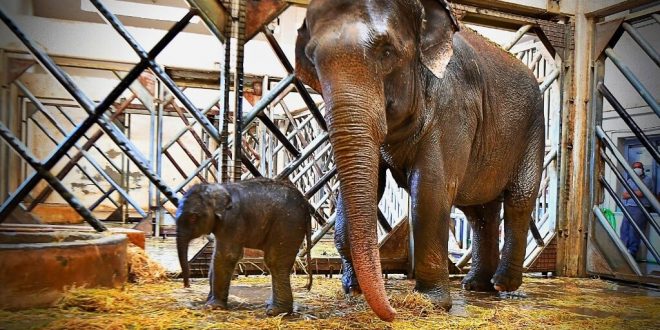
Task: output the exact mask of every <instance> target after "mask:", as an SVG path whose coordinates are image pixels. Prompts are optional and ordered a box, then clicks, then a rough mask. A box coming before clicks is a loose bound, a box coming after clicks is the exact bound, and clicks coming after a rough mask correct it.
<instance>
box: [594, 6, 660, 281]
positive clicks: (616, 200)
mask: <svg viewBox="0 0 660 330" xmlns="http://www.w3.org/2000/svg"><path fill="white" fill-rule="evenodd" d="M658 23H660V15H658V13H657V12H641V13H637V14H630V15H628V16H627V17H625V18H620V19H614V20H610V21H606V22H602V23H599V24H598V26H597V30H596V32H597V33H596V40H597V41H596V45H595V52H596V53H595V56H594V58H595V61H594V63H593V65H594V73H595V74H594V82H593V91H592V94H593V100H594V101H593V104H592V106H593V112H594V116H595V118H592V120H593V122H594V123H595V126H594V127H595V128H594V130H593V132H590V133H591V134H593V136H594V137H595V138H594V139H593V144H592V146H591V154H592V159H593V160H594V161H593V162H592V163H591V168H590V173H591V178H590V181H591V182H592V189H591V199H592V202H593V214H594V216H595V217H594V219H593V221H592V224H591V229H590V237H591V239H592V240H591V241H590V242H589V244H592V248H593V249H596V250H598V251H600V256H601V258H603V260H602V261H603V262H600V263H596V262H594V263H591V264H589V265H588V267H587V270H588V271H589V272H591V273H593V274H598V275H606V276H613V277H617V278H622V279H626V280H634V281H642V282H656V283H657V281H658V280H657V278H658V277H657V272H658V270H659V267H658V266H657V264H658V263H659V262H660V259H659V256H660V255H659V253H658V251H659V250H660V247H659V246H658V245H657V237H658V235H659V234H660V226H659V225H658V219H657V218H656V217H654V216H653V213H655V214H660V203H659V202H658V199H657V197H656V195H655V194H654V193H653V191H651V189H652V187H647V186H646V185H645V184H644V182H643V181H642V179H641V178H640V177H639V176H638V175H637V174H635V172H634V171H633V169H632V166H631V164H630V163H629V161H628V160H627V159H626V157H625V156H624V154H623V152H622V151H621V150H620V148H619V144H618V143H617V141H616V140H615V138H616V137H614V136H613V135H614V134H615V133H613V132H608V131H607V128H606V127H604V124H603V113H604V104H605V102H604V101H606V102H607V103H609V105H610V106H611V107H612V108H613V110H614V112H615V113H616V116H618V117H617V118H618V119H620V120H621V121H622V122H623V123H624V124H625V126H624V127H625V128H626V129H627V130H628V131H629V132H631V133H632V134H633V135H634V137H635V138H636V139H637V141H638V142H639V143H640V144H641V145H642V146H643V148H644V150H645V151H646V152H647V153H648V155H649V157H650V159H651V162H654V163H655V164H660V153H659V152H658V148H657V146H656V145H654V144H653V143H652V142H651V140H650V139H649V136H648V133H647V132H645V130H644V129H642V128H641V126H643V125H642V123H640V122H639V118H638V119H635V118H633V116H631V113H630V112H629V111H628V110H626V108H625V107H624V105H622V103H621V101H620V100H619V99H617V97H616V96H615V93H617V91H613V90H611V89H610V88H611V86H608V85H607V84H606V70H605V67H606V65H608V64H611V65H610V66H609V68H611V69H612V70H616V71H618V72H620V73H621V74H622V75H623V77H625V80H627V82H628V83H629V84H630V86H632V88H633V89H634V91H636V92H637V93H638V95H639V97H640V98H641V99H642V100H644V102H645V103H646V105H647V107H646V109H648V112H649V113H648V116H649V118H653V119H651V121H652V122H653V121H655V122H656V123H660V107H659V106H658V103H657V101H656V98H657V95H655V94H654V93H653V92H652V90H649V89H648V87H647V86H645V85H644V84H643V83H642V82H641V81H640V79H639V78H638V77H637V76H636V75H635V73H633V70H631V68H630V67H629V65H630V64H631V63H627V62H626V61H625V59H624V58H622V57H621V56H620V54H619V53H617V51H615V48H616V45H617V44H618V43H619V41H620V40H621V38H622V37H623V36H627V37H629V39H631V40H633V41H634V42H633V44H634V45H637V46H638V47H639V50H641V53H643V54H644V55H645V56H648V58H649V59H650V60H651V62H652V64H650V66H651V67H648V68H645V70H657V69H658V66H660V56H658V50H657V45H653V44H651V43H650V42H649V41H647V40H646V38H645V37H644V36H643V35H642V33H641V32H640V31H639V30H638V28H636V26H638V25H640V24H642V25H644V24H646V25H648V24H652V25H655V27H656V28H657V26H658V25H657V24H658ZM644 124H646V123H644ZM646 126H648V125H646ZM631 181H632V183H634V184H631ZM636 191H639V192H640V193H641V195H642V196H638V195H637V194H636ZM623 192H627V193H628V194H629V195H630V198H629V200H631V201H633V203H634V205H636V206H635V208H637V209H639V211H640V212H641V216H642V217H643V221H639V222H636V221H632V219H633V215H632V214H631V213H630V212H629V210H630V209H629V208H628V207H627V205H626V204H625V202H624V198H623V197H622V195H623V194H622V193H623ZM642 197H643V198H645V199H647V200H648V205H644V204H642V201H641V198H642ZM606 209H614V210H615V211H617V210H618V212H615V213H619V212H620V213H621V214H622V219H621V221H623V223H621V222H619V221H617V220H616V219H612V215H611V214H610V215H609V216H608V215H606V213H609V212H605V210H606ZM635 216H637V215H635ZM612 220H614V221H612ZM617 222H618V223H621V224H622V225H623V226H626V225H628V226H630V229H631V230H633V231H634V232H635V233H637V234H638V235H639V241H640V244H641V246H642V247H643V248H645V249H646V250H647V251H648V254H647V255H646V256H643V257H639V258H638V257H637V256H635V255H632V254H631V253H630V252H629V250H628V249H627V248H626V245H625V243H624V242H623V241H622V238H621V237H620V235H619V232H618V231H617V227H618V226H616V225H615V224H616V223H617ZM643 223H648V230H647V229H646V228H644V226H642V225H641V224H643ZM654 236H655V237H656V240H655V243H654V240H653V237H654ZM593 258H595V257H593Z"/></svg>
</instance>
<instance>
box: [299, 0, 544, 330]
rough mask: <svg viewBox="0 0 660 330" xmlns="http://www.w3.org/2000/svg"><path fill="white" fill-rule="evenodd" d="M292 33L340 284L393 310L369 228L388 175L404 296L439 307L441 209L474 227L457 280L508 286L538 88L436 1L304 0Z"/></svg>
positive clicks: (534, 157)
mask: <svg viewBox="0 0 660 330" xmlns="http://www.w3.org/2000/svg"><path fill="white" fill-rule="evenodd" d="M298 33H299V35H298V40H297V45H296V73H297V75H298V77H299V78H300V79H301V80H302V81H303V82H305V83H307V84H308V85H309V86H311V87H312V88H314V89H316V90H317V91H319V92H320V93H322V95H323V99H324V101H325V102H326V106H327V109H328V113H327V118H326V120H327V123H328V128H329V134H330V142H331V144H332V146H333V149H334V156H335V160H336V164H337V169H338V173H339V179H340V182H341V184H340V189H341V198H340V203H339V209H338V218H337V224H336V238H335V241H336V243H337V246H338V249H339V250H340V252H341V253H342V255H343V257H344V261H345V263H344V264H345V266H346V267H345V272H344V278H343V282H344V286H345V288H353V289H357V284H358V283H359V288H360V289H361V291H362V292H363V293H364V296H365V299H366V300H367V302H368V303H369V305H370V306H371V308H372V309H373V310H374V312H375V313H376V314H377V315H378V316H379V317H380V318H381V319H383V320H387V321H391V320H392V319H393V318H394V316H395V311H394V309H392V307H391V306H390V304H389V302H388V300H387V295H386V292H385V289H384V285H383V279H382V274H381V268H380V259H379V253H378V249H377V234H376V216H377V200H378V199H379V198H380V197H381V196H380V195H382V191H383V189H384V177H385V171H386V169H390V170H391V172H392V173H393V176H394V177H395V179H396V181H397V182H398V184H399V185H400V186H402V187H404V188H405V189H407V191H408V193H409V194H410V196H411V215H412V231H413V238H414V241H415V248H414V276H415V279H416V287H415V288H416V290H418V291H420V292H422V293H424V294H426V295H427V296H428V297H429V298H430V299H431V300H432V301H433V302H434V303H435V304H436V305H439V306H442V307H444V308H450V307H451V297H450V295H449V285H448V282H449V275H448V271H447V269H448V267H447V260H448V254H447V244H448V221H449V216H450V209H451V206H452V205H456V206H458V207H460V208H461V209H462V210H463V211H464V212H465V213H466V215H467V217H468V219H469V221H470V223H471V224H472V228H473V229H474V239H473V267H472V269H471V270H470V272H469V274H468V275H467V276H466V278H465V279H464V281H463V285H464V287H465V288H466V289H469V290H492V289H497V290H499V291H512V290H516V289H517V288H518V287H519V286H520V285H521V283H522V265H523V258H524V253H525V246H526V235H527V230H528V228H529V219H530V216H531V212H532V209H533V206H534V202H535V199H536V194H537V191H538V187H539V181H540V178H541V172H542V162H543V153H544V126H543V103H542V96H541V93H540V91H539V88H538V84H537V81H536V78H535V77H534V76H533V75H532V73H531V72H530V70H529V69H528V68H527V67H525V66H524V65H523V64H522V63H520V61H518V60H517V59H516V58H515V57H513V56H511V55H510V54H509V53H507V52H505V51H504V50H502V49H500V48H499V47H497V46H496V45H494V44H492V43H490V42H488V41H486V40H485V39H484V38H483V37H481V36H479V35H477V34H476V33H474V32H472V31H469V30H468V29H461V28H460V27H459V24H458V23H457V22H456V20H455V19H454V17H453V16H452V15H451V12H450V11H449V9H448V6H447V3H446V2H445V1H443V0H312V1H311V3H310V4H309V7H308V9H307V17H306V20H305V23H304V25H303V26H302V27H301V28H300V29H299V31H298ZM502 203H504V231H505V239H504V248H503V250H502V257H501V260H500V256H499V251H498V227H499V212H500V211H499V210H500V207H501V205H502ZM353 267H354V270H355V271H353ZM355 275H357V276H355Z"/></svg>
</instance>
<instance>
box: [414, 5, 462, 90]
mask: <svg viewBox="0 0 660 330" xmlns="http://www.w3.org/2000/svg"><path fill="white" fill-rule="evenodd" d="M421 2H422V5H423V7H424V14H423V15H422V28H421V38H420V53H421V61H422V64H424V66H425V67H426V68H428V69H429V70H430V71H431V72H433V74H434V75H435V76H436V77H438V78H442V77H444V74H445V70H446V69H447V65H448V64H449V60H451V57H452V55H453V53H454V50H453V45H452V44H453V36H454V32H456V31H458V30H459V25H458V21H457V20H456V18H455V17H454V16H453V14H452V12H451V10H450V9H449V6H448V4H447V2H445V1H444V0H422V1H421Z"/></svg>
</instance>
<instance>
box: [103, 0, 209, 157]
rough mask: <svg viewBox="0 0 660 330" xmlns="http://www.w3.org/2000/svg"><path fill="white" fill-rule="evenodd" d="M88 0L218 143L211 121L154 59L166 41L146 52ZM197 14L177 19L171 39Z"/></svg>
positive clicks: (105, 11)
mask: <svg viewBox="0 0 660 330" xmlns="http://www.w3.org/2000/svg"><path fill="white" fill-rule="evenodd" d="M90 2H91V3H92V4H93V5H94V7H96V9H97V10H98V11H99V14H101V16H103V18H104V19H105V20H106V21H107V22H108V24H110V25H111V26H112V27H113V28H114V29H115V31H117V33H118V34H119V35H120V36H121V37H122V38H123V39H124V40H125V41H126V42H127V43H128V45H129V46H130V47H131V48H132V49H133V51H135V53H136V54H137V55H138V57H140V60H141V63H147V65H148V66H149V68H151V71H153V73H154V74H155V75H156V76H157V77H158V79H160V81H161V82H162V83H163V84H164V85H165V86H166V87H167V88H168V89H169V90H170V92H171V93H172V94H174V96H175V97H176V98H177V99H178V100H179V101H180V102H181V103H182V104H183V106H184V107H185V108H186V109H187V110H188V112H189V113H190V114H191V115H192V116H193V118H195V120H197V121H198V122H199V123H200V125H201V126H202V128H203V129H204V130H205V131H206V133H207V134H209V136H211V138H213V140H215V141H216V142H217V143H218V144H219V143H220V135H219V133H218V130H216V129H215V128H214V127H213V125H212V124H211V122H210V121H209V120H208V118H206V117H204V116H203V115H201V114H200V112H199V111H198V110H197V108H195V106H194V105H193V104H192V102H190V100H189V99H188V98H187V97H186V96H185V95H184V94H183V93H182V92H181V90H180V89H179V87H177V86H176V84H175V83H174V81H173V80H172V78H170V77H169V75H168V74H167V73H166V72H165V70H163V69H162V68H161V67H160V66H159V65H158V64H157V63H156V61H155V60H154V59H155V58H156V56H155V55H156V54H155V53H160V51H161V50H162V49H159V46H161V47H163V48H164V47H165V46H167V44H169V42H168V43H166V44H162V45H161V44H158V45H156V47H154V49H153V50H152V51H150V52H149V53H147V52H146V51H145V50H144V49H143V48H142V46H140V44H139V43H138V42H137V40H135V39H134V38H133V36H132V35H131V34H130V33H129V32H128V30H126V28H125V27H124V25H123V24H122V23H121V21H119V19H117V17H116V16H115V15H114V14H113V13H111V12H110V11H108V10H107V9H106V8H105V6H103V4H102V3H101V2H100V1H99V0H90ZM197 14H198V11H197V10H196V9H191V10H190V11H188V13H186V15H185V16H184V17H183V18H182V19H181V20H180V21H179V22H177V23H176V24H175V25H174V26H173V27H172V29H171V30H170V31H168V35H169V34H172V39H173V38H174V36H176V35H177V34H179V32H181V31H183V29H184V28H185V27H186V26H187V25H188V23H190V20H191V19H192V18H193V17H194V16H196V15H197Z"/></svg>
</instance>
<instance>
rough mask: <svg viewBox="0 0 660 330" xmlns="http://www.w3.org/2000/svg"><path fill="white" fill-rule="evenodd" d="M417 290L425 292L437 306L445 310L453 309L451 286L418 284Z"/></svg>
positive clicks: (427, 297)
mask: <svg viewBox="0 0 660 330" xmlns="http://www.w3.org/2000/svg"><path fill="white" fill-rule="evenodd" d="M415 291H417V292H419V293H421V294H423V295H424V296H425V297H426V299H428V300H429V301H431V303H432V304H433V306H435V307H436V308H442V309H444V310H445V311H449V310H450V309H451V305H452V301H451V295H450V294H449V288H442V287H437V288H425V287H420V286H419V284H418V285H417V287H415Z"/></svg>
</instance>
